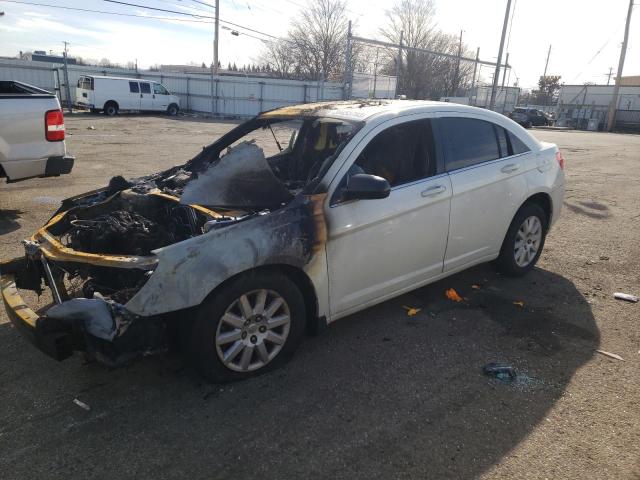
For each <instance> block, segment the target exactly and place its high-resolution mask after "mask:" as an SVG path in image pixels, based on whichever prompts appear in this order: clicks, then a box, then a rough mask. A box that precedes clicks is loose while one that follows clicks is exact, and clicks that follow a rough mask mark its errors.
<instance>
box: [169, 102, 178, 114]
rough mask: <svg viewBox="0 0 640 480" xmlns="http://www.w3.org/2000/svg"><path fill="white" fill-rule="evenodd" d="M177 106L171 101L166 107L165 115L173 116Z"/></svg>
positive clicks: (176, 111) (176, 112)
mask: <svg viewBox="0 0 640 480" xmlns="http://www.w3.org/2000/svg"><path fill="white" fill-rule="evenodd" d="M178 110H179V108H178V106H177V105H176V104H175V103H172V104H171V105H169V108H167V115H169V116H170V117H175V116H176V115H177V114H178Z"/></svg>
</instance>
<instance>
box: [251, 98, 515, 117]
mask: <svg viewBox="0 0 640 480" xmlns="http://www.w3.org/2000/svg"><path fill="white" fill-rule="evenodd" d="M425 112H456V113H468V114H476V115H478V114H482V115H483V116H487V117H493V118H501V117H503V116H502V115H500V114H499V113H496V112H492V111H490V110H486V109H483V108H478V107H471V106H469V105H461V104H457V103H452V102H436V101H430V100H377V99H376V100H374V99H363V100H344V101H339V100H337V101H333V102H316V103H303V104H298V105H290V106H286V107H281V108H277V109H274V110H269V111H267V112H263V113H261V114H259V115H258V116H259V118H265V119H269V118H290V117H330V118H339V119H344V120H349V121H363V122H371V121H373V120H375V119H383V118H385V117H395V116H399V115H407V114H414V113H425Z"/></svg>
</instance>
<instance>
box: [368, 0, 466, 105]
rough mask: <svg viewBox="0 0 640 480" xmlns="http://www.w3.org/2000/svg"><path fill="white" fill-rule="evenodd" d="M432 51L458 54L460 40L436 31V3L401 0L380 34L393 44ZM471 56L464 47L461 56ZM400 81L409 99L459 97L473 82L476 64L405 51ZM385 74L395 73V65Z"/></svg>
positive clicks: (394, 6)
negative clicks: (400, 43) (401, 34)
mask: <svg viewBox="0 0 640 480" xmlns="http://www.w3.org/2000/svg"><path fill="white" fill-rule="evenodd" d="M400 32H403V45H405V46H407V47H412V48H421V49H427V50H431V51H433V52H438V53H445V54H448V55H456V56H457V55H458V47H459V44H458V38H457V37H455V36H453V35H449V34H446V33H443V32H441V31H439V30H438V29H437V28H436V23H435V6H434V2H433V0H398V1H397V3H396V4H395V5H393V7H391V9H390V10H388V11H387V25H386V26H384V27H383V28H381V29H380V33H381V34H382V35H383V36H384V37H385V38H386V39H387V40H389V41H390V42H392V43H399V41H400ZM466 55H469V53H468V52H467V49H466V47H465V46H464V45H462V49H461V56H466ZM401 67H402V68H401V70H400V78H399V79H398V92H399V93H403V94H406V95H407V96H408V97H409V98H434V99H438V98H440V97H442V96H446V95H456V94H457V92H458V91H459V90H460V89H461V88H463V87H465V86H467V85H468V83H470V82H469V81H470V77H471V72H472V71H473V64H470V63H469V62H460V64H459V67H458V60H457V59H454V58H449V57H445V56H440V55H434V54H429V53H423V52H416V51H411V50H406V51H405V52H404V54H403V59H402V64H401ZM385 69H386V73H389V74H391V75H393V74H395V62H389V63H387V65H386V67H385Z"/></svg>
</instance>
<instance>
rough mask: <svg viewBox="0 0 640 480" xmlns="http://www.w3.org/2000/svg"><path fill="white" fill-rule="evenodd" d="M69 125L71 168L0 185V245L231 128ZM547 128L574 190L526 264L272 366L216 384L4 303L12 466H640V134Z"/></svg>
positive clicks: (188, 122) (162, 121)
mask: <svg viewBox="0 0 640 480" xmlns="http://www.w3.org/2000/svg"><path fill="white" fill-rule="evenodd" d="M66 123H67V127H68V132H69V134H70V135H69V137H68V149H69V151H70V152H72V153H74V154H75V155H76V156H77V163H76V166H75V168H74V171H73V173H72V174H71V175H68V176H62V177H59V178H48V179H35V180H29V181H25V182H21V183H17V184H1V185H0V252H1V257H2V258H10V257H13V256H17V255H20V254H21V246H20V240H21V239H22V238H25V237H26V236H28V235H30V234H31V233H32V232H33V230H34V229H36V228H37V227H38V226H40V225H41V224H42V223H43V222H44V221H45V220H46V219H47V218H48V217H49V216H50V215H51V213H52V212H53V211H54V210H55V209H56V208H57V204H58V202H59V201H60V200H62V199H63V198H66V197H68V196H71V195H74V194H77V193H81V192H84V191H87V190H90V189H93V188H96V187H98V186H102V185H104V184H106V183H107V182H108V180H109V178H110V177H111V176H113V175H117V174H123V175H124V176H129V177H131V176H137V175H142V174H146V173H150V172H154V171H157V170H161V169H163V168H167V167H169V166H171V165H175V164H179V163H183V162H184V161H186V160H187V159H189V158H191V157H192V156H193V155H195V154H196V153H197V151H198V150H199V149H200V148H201V147H202V146H203V145H205V144H207V143H209V142H210V141H212V140H213V139H215V138H217V137H218V136H220V135H221V134H223V133H224V132H226V131H228V130H229V129H230V128H232V127H233V125H234V123H233V122H210V121H205V120H198V119H194V118H189V117H178V118H167V117H161V116H151V115H136V116H134V115H130V116H129V115H121V116H119V117H117V118H106V117H103V116H97V115H86V114H77V115H72V116H69V117H67V119H66ZM90 126H93V127H95V129H88V127H90ZM533 133H534V135H536V136H537V137H538V138H540V139H541V140H545V141H551V142H555V143H557V144H558V145H559V146H560V148H561V149H562V151H563V153H564V157H565V159H566V165H567V166H566V173H567V194H566V199H565V206H564V209H563V213H562V216H561V218H560V220H559V221H558V223H557V224H556V225H555V227H554V228H553V230H552V231H551V233H550V235H549V237H548V239H547V244H546V246H545V251H544V252H543V255H542V257H541V260H540V262H539V264H538V267H537V268H536V269H535V270H534V271H533V272H532V273H531V274H530V275H528V276H526V277H524V278H521V279H515V280H514V279H507V278H503V277H501V276H500V275H497V274H496V273H495V271H494V270H493V268H492V267H491V266H490V265H482V266H479V267H476V268H473V269H471V270H469V271H466V272H463V273H461V274H458V275H455V276H453V277H451V278H448V279H445V280H443V281H440V282H438V283H435V284H432V285H429V286H427V287H424V288H421V289H418V290H416V291H414V292H411V293H409V294H406V295H403V296H402V297H399V298H397V299H394V300H391V301H388V302H385V303H383V304H381V305H378V306H376V307H373V308H370V309H368V310H365V311H363V312H360V313H358V314H355V315H352V316H350V317H348V318H345V319H343V320H340V321H338V322H336V323H335V324H333V325H331V326H330V328H328V329H327V330H326V331H325V332H324V333H323V334H322V335H320V336H319V337H313V338H307V339H306V340H305V341H304V343H303V344H302V346H301V347H300V349H299V350H298V352H297V354H296V356H295V357H294V358H293V360H292V361H291V362H290V363H289V364H287V365H286V366H285V367H283V368H281V369H279V370H276V371H274V372H271V373H269V374H267V375H264V376H260V377H256V378H254V379H251V380H249V381H245V382H241V383H235V384H230V385H223V386H218V385H210V384H206V383H203V381H202V380H201V379H200V378H199V377H198V376H197V375H196V374H195V373H194V372H193V371H192V370H191V369H190V368H188V367H186V366H185V364H184V362H183V360H182V358H181V356H180V355H178V354H173V355H160V356H154V357H147V358H145V359H143V360H141V361H139V362H136V363H134V364H133V365H131V366H130V367H128V368H125V369H119V370H107V369H105V368H103V367H101V366H99V365H96V364H84V363H83V360H82V358H81V357H80V356H79V355H78V356H74V357H72V358H70V359H67V360H66V361H64V362H61V363H58V362H55V361H54V360H51V359H49V358H47V357H45V356H44V355H43V354H41V353H40V352H38V351H36V350H35V349H34V348H33V347H32V346H31V345H29V344H28V343H27V342H26V341H25V340H23V339H22V338H21V337H20V335H19V333H18V332H17V331H15V329H14V328H13V327H12V326H11V324H10V323H8V319H7V317H6V314H5V313H4V311H2V312H0V451H1V452H2V455H1V456H0V478H3V479H6V480H9V479H24V478H64V479H75V478H78V479H102V478H105V479H106V478H119V479H126V478H154V479H165V478H166V479H169V478H192V479H199V478H203V479H204V478H207V479H212V478H283V479H284V478H293V479H299V478H349V479H354V478H363V479H372V478H381V479H396V478H397V479H404V478H407V479H409V478H411V479H413V478H434V479H442V478H452V479H472V478H483V479H488V478H492V479H493V478H504V479H513V478H518V479H545V478H548V479H561V478H568V479H569V478H570V479H573V478H582V479H592V478H593V479H596V478H598V479H599V478H615V479H637V478H640V373H639V371H640V368H638V367H639V366H640V365H639V364H640V304H631V303H627V302H623V301H619V300H615V299H613V293H614V292H617V291H621V292H627V293H632V294H635V295H640V260H639V259H640V194H639V188H638V185H639V184H640V136H636V135H618V134H605V133H591V132H573V131H562V132H558V131H548V130H534V131H533ZM473 286H475V287H477V288H474V287H473ZM448 288H455V289H456V291H457V292H458V293H459V294H460V295H461V296H462V297H463V298H464V299H465V300H464V301H463V302H461V303H456V302H452V301H450V300H447V299H446V298H445V296H444V292H445V290H446V289H448ZM32 300H33V301H34V302H37V301H38V299H36V298H34V299H32ZM40 301H41V302H42V301H46V299H40ZM514 302H523V306H520V305H518V304H514ZM407 306H408V307H412V308H416V309H420V311H419V312H418V313H417V314H416V315H414V316H408V315H407V310H406V309H405V308H404V307H407ZM597 349H602V350H605V351H609V352H612V353H616V354H618V355H620V356H622V357H623V359H624V360H623V361H620V360H616V359H612V358H609V357H606V356H604V355H601V354H599V353H597V352H596V350H597ZM489 362H506V363H509V364H511V365H513V366H514V367H515V368H516V370H517V371H518V377H517V379H516V381H515V382H513V383H511V384H503V383H501V382H499V381H497V380H495V379H490V378H488V377H485V376H484V375H483V374H482V367H483V366H484V365H485V364H487V363H489ZM74 399H79V400H81V401H82V402H84V403H86V404H87V405H89V407H90V410H88V411H87V410H85V409H83V408H81V407H79V406H78V405H76V404H75V403H74V402H73V400H74Z"/></svg>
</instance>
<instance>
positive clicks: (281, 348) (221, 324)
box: [188, 272, 306, 383]
mask: <svg viewBox="0 0 640 480" xmlns="http://www.w3.org/2000/svg"><path fill="white" fill-rule="evenodd" d="M262 292H266V294H263V293H262ZM260 295H265V300H264V308H263V309H262V310H261V309H260V307H259V305H260ZM242 297H244V298H245V299H246V300H247V302H248V305H246V303H245V305H246V306H245V309H244V310H245V312H251V315H246V314H245V313H243V309H242V300H241V299H242ZM279 300H282V302H283V303H282V304H281V305H280V306H277V305H276V304H277V303H278V301H279ZM274 302H275V303H274ZM274 305H275V306H276V307H277V308H275V310H273V311H272V312H269V307H272V308H273V307H274ZM253 312H256V313H255V314H254V313H253ZM261 314H263V315H261ZM287 316H288V323H285V322H286V317H287ZM247 317H249V318H247ZM247 320H248V322H247ZM270 323H271V324H273V325H274V326H273V327H267V325H268V324H270ZM305 323H306V318H305V305H304V298H303V296H302V294H301V293H300V290H299V289H298V287H296V285H295V284H294V283H293V282H292V281H291V280H290V279H289V278H288V277H286V276H285V275H283V274H280V273H276V272H253V273H247V274H244V275H241V276H239V277H238V278H236V279H234V280H232V281H231V282H230V283H229V284H227V285H225V286H223V287H222V288H221V289H220V290H217V291H215V292H214V293H213V294H212V295H210V296H209V297H208V298H207V300H205V301H204V302H203V303H202V305H200V307H199V308H198V310H197V313H196V318H195V322H194V325H193V329H192V331H191V335H190V336H189V338H190V344H189V346H188V355H189V357H190V359H191V361H192V363H193V365H194V366H195V367H196V369H197V370H198V371H199V372H200V373H201V374H202V376H204V377H205V378H206V379H207V380H209V381H211V382H214V383H224V382H230V381H236V380H243V379H245V378H249V377H252V376H255V375H259V374H262V373H264V372H267V371H269V370H272V369H274V368H277V367H279V366H281V365H282V364H284V363H285V362H286V361H287V360H289V359H290V358H291V357H292V356H293V353H294V352H295V350H296V348H297V347H298V345H299V344H300V342H301V340H302V336H303V334H304V331H305ZM274 334H275V336H274ZM274 339H275V341H274ZM280 341H282V343H279V342H280Z"/></svg>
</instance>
